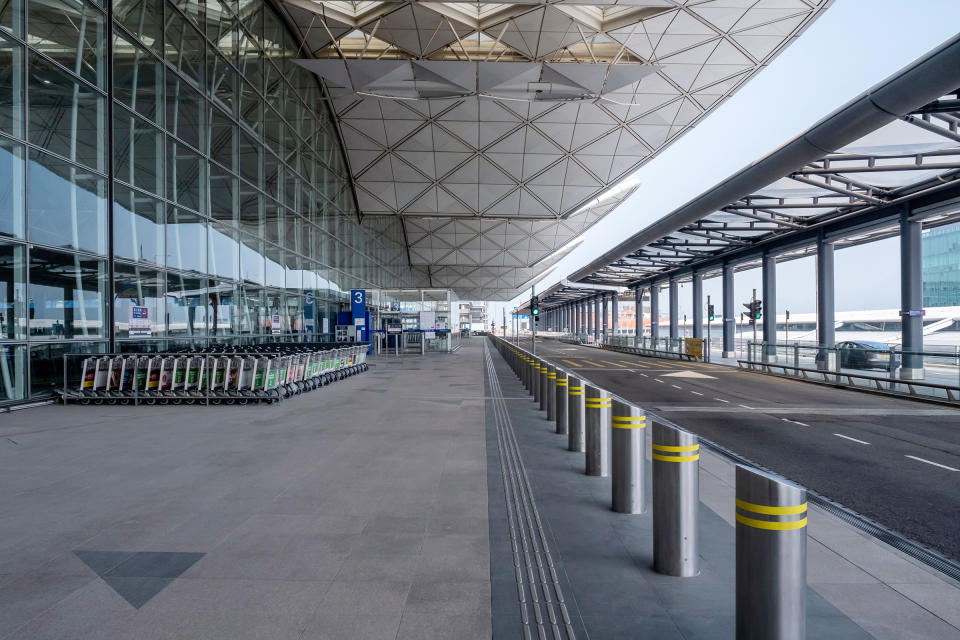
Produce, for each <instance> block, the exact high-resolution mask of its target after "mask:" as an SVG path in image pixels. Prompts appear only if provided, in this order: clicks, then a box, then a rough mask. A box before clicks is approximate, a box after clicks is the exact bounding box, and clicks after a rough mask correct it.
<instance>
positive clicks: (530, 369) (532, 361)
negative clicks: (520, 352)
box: [527, 356, 540, 399]
mask: <svg viewBox="0 0 960 640" xmlns="http://www.w3.org/2000/svg"><path fill="white" fill-rule="evenodd" d="M539 367H540V365H538V364H537V359H536V358H533V357H530V356H527V391H529V392H530V395H532V396H534V399H536V396H535V394H536V392H537V391H536V390H537V380H538V377H537V376H538V375H539V373H540V368H539Z"/></svg>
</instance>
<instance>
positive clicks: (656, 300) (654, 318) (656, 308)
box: [650, 283, 660, 348]
mask: <svg viewBox="0 0 960 640" xmlns="http://www.w3.org/2000/svg"><path fill="white" fill-rule="evenodd" d="M659 294H660V285H658V284H657V283H653V284H652V285H650V343H651V346H652V347H654V348H656V346H657V345H656V342H657V340H659V339H660V295H659Z"/></svg>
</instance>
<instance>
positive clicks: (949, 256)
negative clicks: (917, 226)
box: [923, 224, 960, 307]
mask: <svg viewBox="0 0 960 640" xmlns="http://www.w3.org/2000/svg"><path fill="white" fill-rule="evenodd" d="M923 306H924V307H957V306H960V224H951V225H946V226H943V227H939V228H937V229H931V230H929V231H924V232H923Z"/></svg>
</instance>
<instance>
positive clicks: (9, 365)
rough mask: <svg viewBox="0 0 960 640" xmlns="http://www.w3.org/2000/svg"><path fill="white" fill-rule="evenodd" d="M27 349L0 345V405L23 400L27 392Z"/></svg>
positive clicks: (15, 345)
mask: <svg viewBox="0 0 960 640" xmlns="http://www.w3.org/2000/svg"><path fill="white" fill-rule="evenodd" d="M26 373H27V347H26V346H24V345H17V344H4V345H0V404H4V403H7V402H13V401H16V400H23V399H24V398H25V397H26V391H27V384H26V382H27V380H26Z"/></svg>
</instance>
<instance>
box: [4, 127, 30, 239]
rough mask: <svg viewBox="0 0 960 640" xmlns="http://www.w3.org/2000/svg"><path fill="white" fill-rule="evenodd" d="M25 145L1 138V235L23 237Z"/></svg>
mask: <svg viewBox="0 0 960 640" xmlns="http://www.w3.org/2000/svg"><path fill="white" fill-rule="evenodd" d="M23 191H24V177H23V147H22V146H21V145H19V144H13V143H11V142H7V141H6V140H0V235H5V236H13V237H14V238H22V237H23V236H24V228H23V210H24V202H23Z"/></svg>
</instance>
